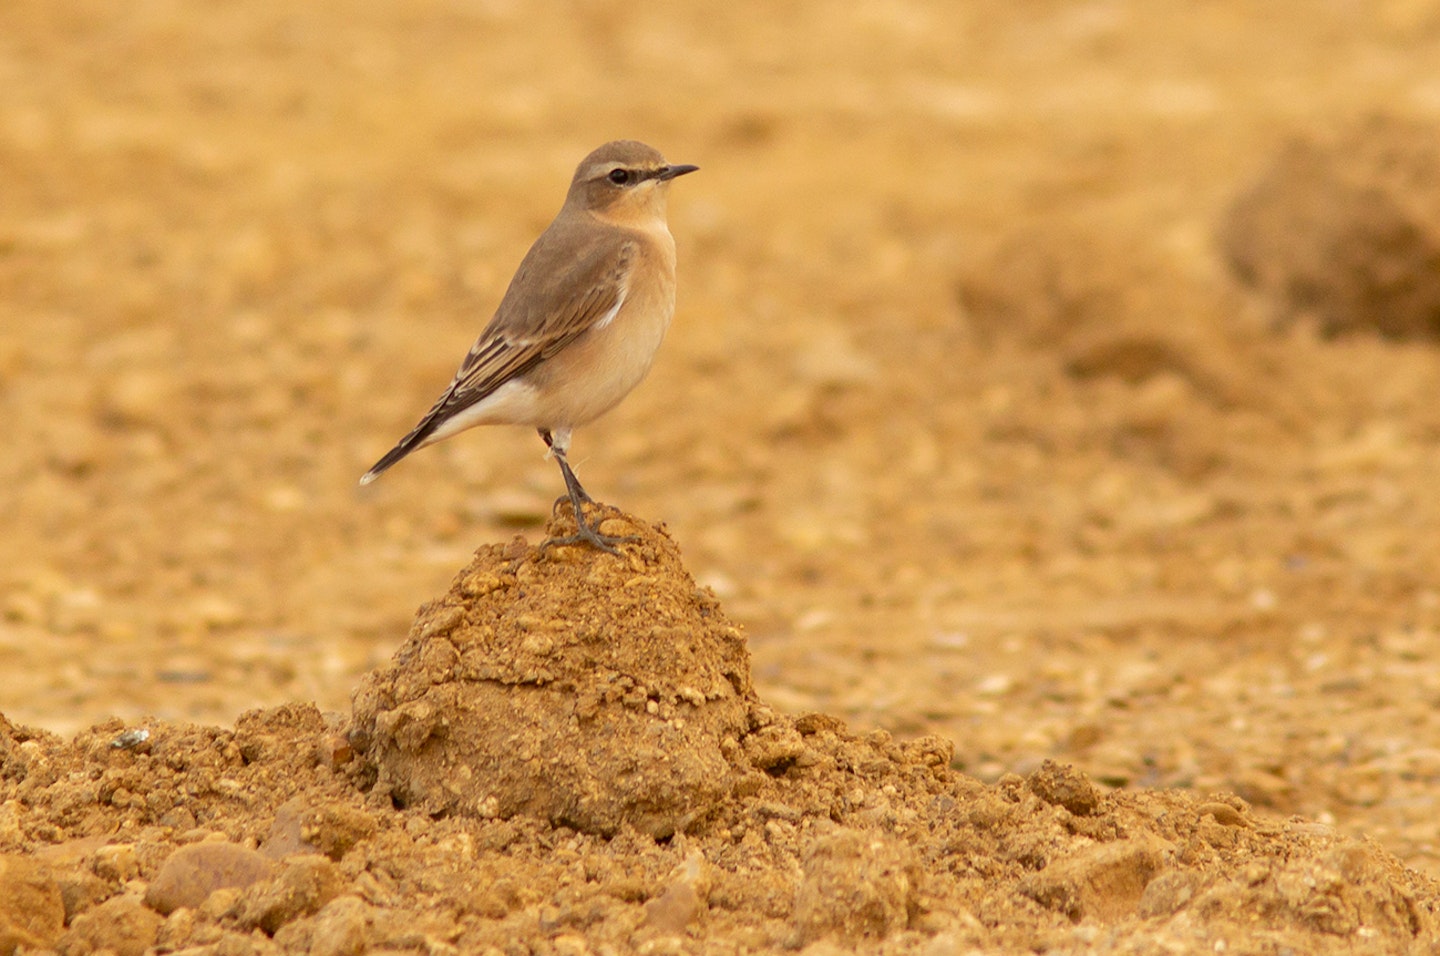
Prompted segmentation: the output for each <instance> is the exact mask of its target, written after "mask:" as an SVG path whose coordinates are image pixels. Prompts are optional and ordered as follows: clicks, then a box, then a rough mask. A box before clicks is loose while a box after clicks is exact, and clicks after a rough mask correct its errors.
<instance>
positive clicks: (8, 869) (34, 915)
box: [0, 725, 65, 956]
mask: <svg viewBox="0 0 1440 956" xmlns="http://www.w3.org/2000/svg"><path fill="white" fill-rule="evenodd" d="M5 726H8V725H5ZM64 924H65V904H64V901H63V900H62V899H61V898H60V887H59V885H58V884H56V882H55V880H54V879H53V878H52V877H51V876H50V874H49V872H47V871H46V869H45V867H43V866H41V865H40V864H38V863H36V862H35V861H34V860H31V859H28V858H26V857H23V856H16V855H12V854H4V855H0V956H10V954H11V953H13V952H15V951H16V950H17V949H20V948H22V947H23V948H25V949H46V948H48V947H50V946H52V945H53V944H54V942H55V940H56V939H57V938H59V936H60V931H61V930H62V929H63V927H64Z"/></svg>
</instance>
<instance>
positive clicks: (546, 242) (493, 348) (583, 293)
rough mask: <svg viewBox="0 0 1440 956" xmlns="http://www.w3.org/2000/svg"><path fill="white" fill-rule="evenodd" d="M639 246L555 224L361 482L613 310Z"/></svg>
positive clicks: (612, 233)
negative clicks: (408, 426)
mask: <svg viewBox="0 0 1440 956" xmlns="http://www.w3.org/2000/svg"><path fill="white" fill-rule="evenodd" d="M637 246H638V244H637V243H636V241H635V240H634V239H633V238H631V237H629V236H627V235H625V234H624V233H622V232H618V231H616V230H614V229H613V228H611V229H601V228H596V227H595V226H594V225H592V224H591V223H589V222H576V221H575V220H571V221H570V222H569V223H568V224H565V225H562V224H561V223H559V222H558V221H557V222H556V223H554V224H552V225H551V227H550V228H549V229H547V230H546V231H545V232H544V233H543V234H542V235H541V236H540V238H539V239H537V240H536V241H535V245H533V246H531V247H530V251H529V252H528V253H526V255H525V258H524V260H522V261H521V263H520V268H519V269H517V270H516V272H515V277H514V278H513V279H511V280H510V288H509V289H508V290H506V292H505V297H504V298H503V299H501V300H500V307H499V308H498V309H496V310H495V317H494V318H493V319H491V320H490V324H489V325H487V326H486V327H485V330H484V331H483V332H481V333H480V337H479V338H478V339H476V341H475V344H474V345H472V346H471V347H470V352H469V353H468V354H467V355H466V356H465V360H464V361H463V362H461V363H460V370H459V371H458V372H456V373H455V379H454V380H453V381H452V382H451V383H450V386H449V387H448V388H447V389H445V392H444V394H442V395H441V396H440V398H439V399H438V400H437V401H436V402H435V404H434V405H432V406H431V407H430V410H429V411H428V412H426V413H425V416H424V417H423V418H421V419H420V422H419V424H417V425H416V426H415V427H414V428H413V429H412V430H411V431H410V434H408V435H406V436H405V437H404V438H402V439H401V440H400V442H399V443H398V444H397V445H396V446H395V447H394V448H392V449H391V450H390V451H389V452H388V453H386V455H385V457H383V458H381V459H380V460H379V461H378V462H376V463H375V466H374V467H373V468H371V469H370V470H369V471H368V472H366V473H365V477H363V478H362V479H361V482H362V483H368V482H369V481H371V480H373V479H374V478H375V477H376V476H377V475H379V474H380V473H381V472H382V471H384V470H385V469H386V468H389V467H390V466H391V465H393V464H395V462H397V461H399V460H400V459H401V458H404V457H405V456H406V455H407V454H409V453H410V452H411V451H413V450H415V449H416V448H418V447H419V446H420V445H421V444H422V443H423V442H424V441H425V439H426V438H428V437H430V435H431V434H433V433H434V432H435V430H436V429H437V428H439V427H440V426H441V425H442V424H443V423H444V422H445V421H447V420H448V419H450V418H451V417H452V416H454V415H457V414H459V413H460V412H463V411H464V410H465V409H467V408H469V407H471V406H472V405H474V404H475V403H476V402H479V401H481V400H482V399H484V398H485V397H486V396H488V395H490V394H492V393H493V392H494V391H495V390H496V389H497V388H499V387H500V386H501V385H504V384H505V383H506V382H508V381H510V380H511V379H513V378H515V377H516V376H517V375H523V374H524V373H525V372H527V371H529V370H530V369H531V368H534V367H535V365H537V364H538V363H540V362H542V361H544V360H545V359H547V358H549V357H550V356H552V355H554V354H556V353H557V352H559V351H560V350H561V349H563V348H565V346H567V345H569V344H570V343H571V342H573V341H574V340H575V339H576V338H577V337H579V336H580V335H582V334H583V333H584V332H586V331H587V330H588V329H590V328H592V327H593V326H594V325H596V324H597V323H599V322H601V321H602V320H604V319H605V318H606V316H608V315H610V314H611V312H612V310H614V309H617V308H618V307H619V306H620V304H621V302H622V301H623V299H624V297H625V292H626V288H627V285H628V283H629V279H630V271H631V269H632V268H633V266H634V261H635V256H636V250H637Z"/></svg>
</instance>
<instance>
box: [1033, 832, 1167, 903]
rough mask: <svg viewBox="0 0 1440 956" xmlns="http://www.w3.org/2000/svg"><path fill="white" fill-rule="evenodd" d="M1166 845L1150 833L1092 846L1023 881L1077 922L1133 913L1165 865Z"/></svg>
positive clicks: (1042, 900) (1035, 897)
mask: <svg viewBox="0 0 1440 956" xmlns="http://www.w3.org/2000/svg"><path fill="white" fill-rule="evenodd" d="M1165 846H1166V844H1165V843H1164V842H1163V841H1162V840H1160V839H1159V838H1158V837H1154V836H1148V835H1147V836H1145V837H1136V838H1133V839H1129V840H1118V841H1116V842H1114V843H1101V844H1096V845H1094V846H1090V847H1087V848H1085V849H1083V850H1081V851H1080V852H1078V853H1076V854H1074V855H1073V856H1069V857H1065V858H1062V859H1060V860H1057V861H1055V862H1053V863H1051V864H1050V865H1049V866H1047V867H1045V869H1043V870H1041V871H1040V872H1039V873H1036V874H1035V875H1034V876H1032V877H1028V878H1027V879H1025V880H1024V881H1022V882H1021V884H1020V892H1021V894H1023V895H1025V896H1028V897H1030V898H1031V899H1032V900H1034V901H1035V902H1037V903H1039V904H1040V905H1041V906H1044V907H1046V908H1047V909H1051V910H1055V911H1056V912H1059V913H1063V914H1065V915H1066V916H1067V917H1069V918H1070V919H1071V920H1074V921H1076V922H1078V921H1080V920H1082V919H1087V918H1089V919H1096V920H1099V921H1101V922H1102V923H1109V922H1113V921H1116V920H1120V919H1124V918H1127V917H1130V916H1133V915H1134V914H1135V912H1136V911H1137V909H1138V908H1139V905H1140V900H1141V898H1142V896H1143V895H1144V893H1145V888H1146V887H1147V886H1149V884H1150V881H1151V880H1153V879H1154V878H1155V877H1156V876H1157V875H1159V874H1160V873H1161V871H1163V870H1164V869H1165V852H1164V851H1165Z"/></svg>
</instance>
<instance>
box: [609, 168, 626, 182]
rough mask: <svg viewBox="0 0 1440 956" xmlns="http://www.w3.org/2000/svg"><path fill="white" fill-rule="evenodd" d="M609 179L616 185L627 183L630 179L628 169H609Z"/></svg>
mask: <svg viewBox="0 0 1440 956" xmlns="http://www.w3.org/2000/svg"><path fill="white" fill-rule="evenodd" d="M610 181H611V182H612V183H614V184H615V185H617V186H623V185H625V184H626V183H628V182H629V181H630V170H628V169H612V170H610Z"/></svg>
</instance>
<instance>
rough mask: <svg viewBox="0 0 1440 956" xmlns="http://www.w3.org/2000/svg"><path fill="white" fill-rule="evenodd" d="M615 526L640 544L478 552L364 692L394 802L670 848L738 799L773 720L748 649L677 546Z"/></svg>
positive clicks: (375, 748)
mask: <svg viewBox="0 0 1440 956" xmlns="http://www.w3.org/2000/svg"><path fill="white" fill-rule="evenodd" d="M606 529H607V530H606V533H607V534H634V533H636V532H641V533H642V534H643V538H642V543H641V544H640V545H639V546H638V547H630V548H627V549H626V557H627V558H628V560H625V561H620V560H612V559H611V558H610V556H608V555H606V556H604V559H601V558H600V557H599V556H597V554H596V553H595V552H593V551H591V550H590V549H588V548H577V547H560V548H554V549H552V550H549V551H548V552H546V553H545V554H544V555H542V554H540V552H539V550H538V549H537V548H534V547H531V546H528V545H526V544H525V542H524V540H523V539H518V538H517V539H516V541H515V542H514V544H513V545H512V546H511V547H509V548H504V547H501V546H499V545H495V546H491V547H488V548H482V549H481V550H480V551H479V552H478V553H477V554H476V556H475V560H474V561H473V562H472V563H471V564H470V566H469V567H467V568H465V570H463V571H461V572H460V574H459V575H458V576H457V577H456V578H455V582H454V584H453V585H452V586H451V588H450V593H449V594H447V595H446V596H445V597H444V598H442V599H441V600H439V601H436V602H433V603H431V604H427V605H426V606H425V607H424V608H422V609H421V611H420V614H419V616H418V617H417V618H416V621H415V626H414V628H413V629H412V630H411V632H410V638H409V639H408V640H407V641H406V642H405V645H404V646H403V647H402V648H401V649H400V652H399V653H398V654H397V655H396V657H395V660H394V662H393V663H392V664H391V665H390V666H389V667H386V668H383V669H381V670H379V671H376V672H374V673H372V674H370V675H369V676H368V677H367V678H366V679H365V681H364V682H363V684H362V685H361V687H360V689H359V690H358V691H357V693H356V698H355V724H356V734H355V738H354V739H355V741H356V743H357V745H358V746H359V749H360V750H362V751H363V752H364V753H365V754H366V755H367V756H368V757H369V758H370V759H371V760H372V761H373V762H374V763H375V764H376V766H377V767H378V769H379V786H380V787H382V788H383V789H385V790H387V791H389V792H392V793H393V794H394V796H395V799H396V800H397V802H399V803H400V804H401V805H411V804H415V805H419V806H421V807H423V808H424V809H425V810H427V811H429V812H430V813H433V814H441V813H462V814H469V815H471V816H478V817H497V816H498V817H510V816H513V815H514V814H516V813H517V812H526V813H530V814H533V815H536V816H539V817H540V818H541V819H544V820H548V821H551V822H553V823H557V824H564V825H568V826H572V827H574V828H576V829H577V830H581V831H585V832H589V833H601V834H607V835H608V834H612V833H614V832H615V831H617V830H618V829H620V827H621V826H623V825H625V824H629V825H630V826H632V827H635V828H636V829H637V830H640V831H641V832H643V833H648V834H650V835H652V836H656V837H668V836H669V835H670V834H672V833H674V832H675V831H676V830H677V829H685V828H687V827H688V826H689V825H690V823H691V822H692V821H693V820H695V819H696V818H698V817H702V816H705V815H707V814H709V813H712V812H713V811H714V810H715V809H716V807H718V805H719V804H720V802H721V801H723V800H724V799H726V798H727V797H729V796H730V792H731V790H732V789H733V787H734V784H735V779H736V770H735V768H734V767H733V766H732V762H733V761H735V760H738V759H740V758H741V741H742V740H746V739H748V737H747V735H749V734H750V733H751V732H752V731H754V732H755V733H756V734H758V735H760V736H763V733H764V727H765V726H766V725H767V724H768V723H769V722H770V718H769V717H768V716H766V714H765V711H764V709H763V708H762V707H761V706H760V702H759V700H758V699H757V698H756V697H755V693H754V691H753V690H752V689H751V686H750V655H749V653H748V652H747V651H746V649H745V640H744V638H743V637H742V636H741V633H740V631H739V630H738V629H736V628H735V627H734V626H733V625H732V624H730V622H729V621H727V620H726V619H725V616H724V615H723V614H722V613H721V612H720V610H719V607H718V604H717V602H716V599H715V597H714V595H713V594H710V593H708V592H704V591H701V590H699V589H698V588H697V587H696V585H695V582H694V581H693V580H692V579H691V578H690V575H689V574H687V573H686V572H685V570H684V568H683V567H682V566H681V564H680V553H679V549H677V548H676V547H675V544H674V542H672V541H671V540H670V539H669V538H668V537H667V536H665V535H663V534H655V533H654V532H650V533H648V534H646V533H644V531H645V529H641V528H632V527H631V522H628V521H625V520H623V519H618V518H610V519H608V520H607V521H606ZM759 746H760V747H761V748H763V747H765V746H766V745H765V744H760V745H759ZM748 749H752V750H753V749H755V745H751V746H750V747H749V748H748ZM772 749H773V748H772Z"/></svg>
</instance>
